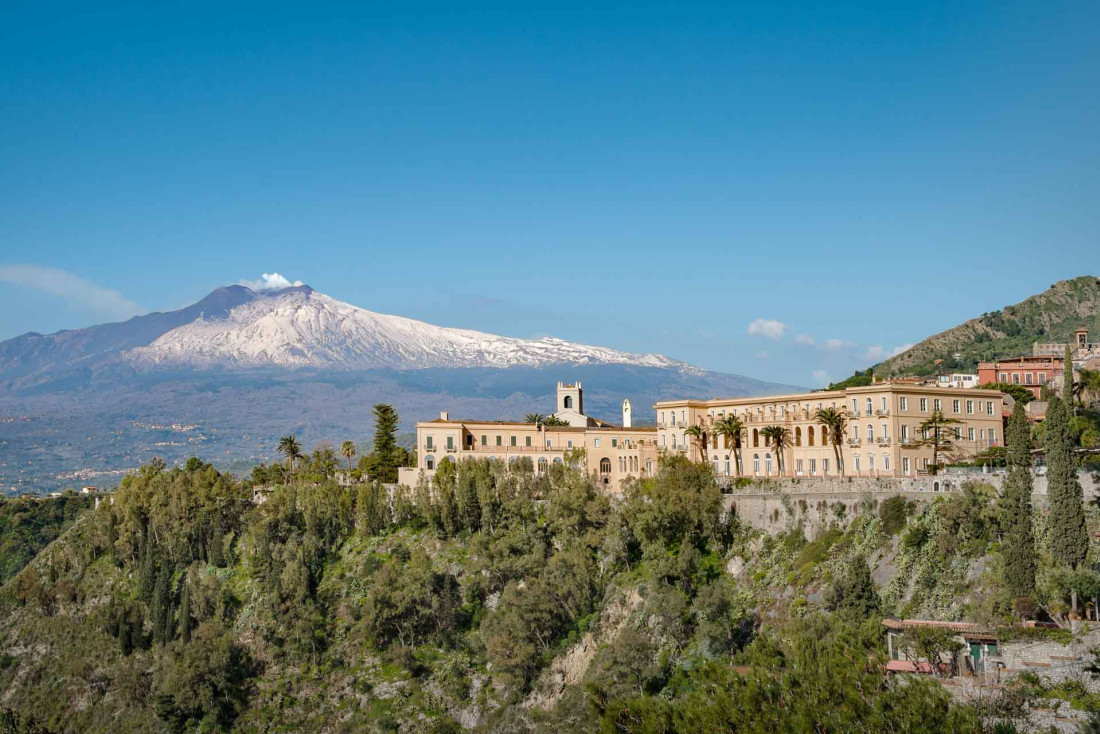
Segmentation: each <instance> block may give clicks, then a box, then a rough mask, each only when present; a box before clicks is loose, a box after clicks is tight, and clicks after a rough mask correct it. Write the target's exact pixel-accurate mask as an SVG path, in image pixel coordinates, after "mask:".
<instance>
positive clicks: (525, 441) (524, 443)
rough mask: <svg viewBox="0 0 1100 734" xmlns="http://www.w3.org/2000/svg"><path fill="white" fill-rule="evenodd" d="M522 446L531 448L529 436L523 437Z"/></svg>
mask: <svg viewBox="0 0 1100 734" xmlns="http://www.w3.org/2000/svg"><path fill="white" fill-rule="evenodd" d="M523 445H524V446H527V447H530V446H531V437H530V436H524V438H523Z"/></svg>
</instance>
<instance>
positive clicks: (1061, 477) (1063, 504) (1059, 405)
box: [1045, 397, 1088, 568]
mask: <svg viewBox="0 0 1100 734" xmlns="http://www.w3.org/2000/svg"><path fill="white" fill-rule="evenodd" d="M1045 431H1046V442H1045V448H1046V457H1047V487H1048V489H1047V494H1048V495H1049V496H1050V552H1051V555H1053V556H1054V559H1055V561H1057V562H1058V563H1059V564H1061V565H1063V566H1068V567H1070V568H1076V567H1077V566H1078V565H1079V564H1080V563H1081V562H1082V561H1084V560H1085V553H1086V552H1087V551H1088V530H1087V528H1086V527H1085V507H1084V497H1083V494H1082V492H1081V485H1080V484H1079V483H1078V482H1077V470H1076V467H1075V466H1074V462H1073V439H1072V436H1071V433H1070V427H1069V414H1068V409H1067V406H1066V404H1065V402H1064V401H1063V400H1062V399H1061V398H1058V397H1055V398H1052V399H1051V401H1050V404H1049V405H1048V406H1047V415H1046V420H1045Z"/></svg>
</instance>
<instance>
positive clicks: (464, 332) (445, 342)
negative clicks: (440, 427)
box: [128, 286, 701, 372]
mask: <svg viewBox="0 0 1100 734" xmlns="http://www.w3.org/2000/svg"><path fill="white" fill-rule="evenodd" d="M249 294H250V295H251V298H249V299H248V300H246V301H245V302H244V303H241V304H239V305H237V306H235V307H233V308H231V309H229V310H228V311H225V312H221V313H215V314H213V315H206V314H203V315H201V316H200V317H199V318H197V319H195V320H194V321H191V322H190V323H187V324H184V325H182V326H178V327H176V328H173V329H171V330H169V331H167V332H165V333H164V334H162V335H161V336H160V337H158V338H157V339H155V340H154V341H153V342H152V343H150V344H149V345H148V346H144V347H138V348H136V349H133V350H132V351H130V353H129V355H128V356H129V358H130V359H131V360H133V361H134V362H135V363H136V364H139V365H158V366H159V365H188V366H193V367H200V366H211V365H215V366H223V367H233V366H242V367H248V366H278V367H291V368H295V367H315V368H321V369H351V370H363V369H378V368H390V369H401V370H406V369H425V368H431V367H498V368H507V367H545V366H549V365H554V364H563V365H564V364H569V365H598V364H616V365H635V366H639V367H658V368H666V369H669V368H671V369H677V370H682V371H687V372H701V370H699V369H698V368H695V367H692V366H691V365H688V364H686V363H684V362H678V361H676V360H672V359H669V358H668V357H664V356H661V355H657V354H630V353H627V352H620V351H616V350H614V349H608V348H606V347H595V346H588V345H584V344H575V343H573V342H568V341H565V340H563V339H555V338H551V337H547V338H543V339H537V340H532V339H517V338H513V337H506V336H497V335H495V334H486V333H483V332H480V331H472V330H469V329H454V328H447V327H442V326H435V325H433V324H428V323H425V322H423V321H416V320H414V319H408V318H404V317H402V316H391V315H388V314H380V313H375V312H373V311H367V310H366V309H362V308H359V307H357V306H353V305H351V304H349V303H344V302H343V301H338V300H336V299H335V298H331V297H329V296H326V295H324V294H322V293H318V292H317V291H314V290H313V289H311V288H309V287H308V286H300V287H296V288H286V289H282V290H278V291H261V292H259V293H255V292H252V291H249Z"/></svg>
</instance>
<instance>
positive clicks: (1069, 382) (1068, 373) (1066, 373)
mask: <svg viewBox="0 0 1100 734" xmlns="http://www.w3.org/2000/svg"><path fill="white" fill-rule="evenodd" d="M1062 374H1063V377H1062V400H1063V401H1064V402H1065V404H1066V409H1067V410H1068V411H1069V416H1070V418H1072V417H1073V413H1074V410H1073V346H1072V345H1070V344H1067V345H1066V356H1065V363H1064V365H1063V367H1062Z"/></svg>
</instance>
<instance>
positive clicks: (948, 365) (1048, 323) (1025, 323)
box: [874, 275, 1100, 377]
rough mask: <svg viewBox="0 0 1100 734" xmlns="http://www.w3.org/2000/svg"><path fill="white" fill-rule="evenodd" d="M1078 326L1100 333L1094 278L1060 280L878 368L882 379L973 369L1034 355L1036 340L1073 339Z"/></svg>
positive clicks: (1099, 284)
mask: <svg viewBox="0 0 1100 734" xmlns="http://www.w3.org/2000/svg"><path fill="white" fill-rule="evenodd" d="M1079 326H1085V327H1086V328H1088V329H1089V330H1090V331H1092V332H1093V333H1094V334H1097V333H1100V279H1097V278H1096V277H1095V276H1092V275H1084V276H1081V277H1078V278H1073V279H1070V280H1062V281H1059V282H1057V283H1055V284H1054V285H1052V286H1051V287H1050V288H1048V289H1047V290H1046V291H1044V292H1043V293H1039V294H1037V295H1034V296H1031V297H1030V298H1027V299H1025V300H1023V301H1021V302H1020V303H1016V304H1013V305H1011V306H1006V307H1005V308H1004V309H1002V310H997V311H990V312H987V313H985V314H982V315H981V316H978V317H976V318H972V319H970V320H968V321H965V322H963V323H962V324H959V325H958V326H955V327H952V328H950V329H947V330H945V331H941V332H940V333H938V334H934V335H932V336H930V337H928V338H927V339H925V340H923V341H921V342H920V343H918V344H916V345H915V346H913V347H911V348H909V349H908V350H906V351H905V352H903V353H901V354H899V355H897V356H896V357H891V358H890V359H887V360H885V361H883V362H881V363H879V364H877V365H875V367H874V370H875V374H877V375H880V376H884V377H885V376H891V375H903V374H917V375H930V374H935V373H936V372H942V371H944V370H951V369H964V370H968V371H973V370H974V369H976V367H977V364H978V362H980V361H984V360H989V359H994V358H998V357H1010V356H1016V355H1020V354H1030V353H1031V345H1032V344H1033V343H1034V342H1036V341H1049V342H1065V341H1069V339H1070V337H1071V336H1072V335H1073V331H1074V329H1076V328H1078V327H1079ZM1093 340H1094V341H1095V338H1094V339H1093ZM955 354H959V355H960V356H959V358H955V357H954V355H955ZM937 359H939V360H943V362H942V364H940V365H937V364H936V360H937Z"/></svg>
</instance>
